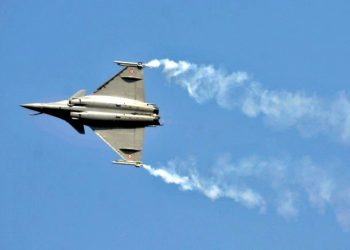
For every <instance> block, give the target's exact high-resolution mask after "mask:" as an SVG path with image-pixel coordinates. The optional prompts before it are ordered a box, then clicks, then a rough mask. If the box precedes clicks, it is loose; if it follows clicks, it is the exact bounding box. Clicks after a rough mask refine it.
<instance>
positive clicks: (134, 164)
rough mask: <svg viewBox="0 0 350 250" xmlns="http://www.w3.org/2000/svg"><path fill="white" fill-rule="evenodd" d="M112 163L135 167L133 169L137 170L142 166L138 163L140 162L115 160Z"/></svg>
mask: <svg viewBox="0 0 350 250" xmlns="http://www.w3.org/2000/svg"><path fill="white" fill-rule="evenodd" d="M112 163H114V164H120V165H132V166H135V167H137V168H139V167H142V166H143V163H142V162H140V161H124V160H116V161H112Z"/></svg>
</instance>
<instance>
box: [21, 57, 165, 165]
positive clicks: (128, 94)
mask: <svg viewBox="0 0 350 250" xmlns="http://www.w3.org/2000/svg"><path fill="white" fill-rule="evenodd" d="M115 63H117V64H118V65H120V66H123V67H124V68H123V70H121V71H120V72H119V73H117V74H116V75H115V76H113V77H112V78H111V79H110V80H108V81H107V82H105V83H104V84H102V85H101V86H100V87H99V88H98V89H97V90H96V91H95V92H93V94H91V95H86V91H85V90H83V89H82V90H79V91H78V92H76V93H75V94H74V95H73V96H71V97H70V98H69V99H68V100H63V101H58V102H50V103H29V104H23V105H21V106H22V107H24V108H27V109H31V110H34V111H37V112H38V113H37V114H48V115H52V116H55V117H58V118H61V119H63V120H65V121H66V122H68V123H69V124H70V125H71V126H72V127H73V128H74V129H75V130H76V131H77V132H79V133H81V134H84V133H85V129H84V126H89V127H90V128H91V129H92V130H93V131H94V132H95V133H96V134H97V135H98V136H99V137H100V138H101V139H102V140H103V141H104V142H105V143H107V145H108V146H110V147H111V148H112V149H113V150H114V151H116V152H117V153H118V154H119V155H120V157H121V158H122V160H116V161H113V163H117V164H126V165H134V166H136V167H140V166H142V162H141V158H142V148H143V138H144V129H145V127H148V126H158V125H160V122H159V119H160V116H159V109H158V107H157V106H156V105H155V104H151V103H147V102H145V100H144V99H145V97H144V80H143V68H144V67H146V66H147V65H146V64H144V63H141V62H139V63H134V62H123V61H115Z"/></svg>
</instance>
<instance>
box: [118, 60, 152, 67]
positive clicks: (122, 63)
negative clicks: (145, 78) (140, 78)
mask: <svg viewBox="0 0 350 250" xmlns="http://www.w3.org/2000/svg"><path fill="white" fill-rule="evenodd" d="M114 63H116V64H118V65H119V66H124V67H130V66H131V67H139V68H144V67H147V65H146V64H144V63H143V62H125V61H114Z"/></svg>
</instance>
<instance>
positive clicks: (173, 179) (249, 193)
mask: <svg viewBox="0 0 350 250" xmlns="http://www.w3.org/2000/svg"><path fill="white" fill-rule="evenodd" d="M143 168H144V169H146V170H147V171H148V172H149V173H150V174H151V175H153V176H156V177H160V178H161V179H162V180H163V181H165V182H166V183H171V184H176V185H179V186H180V188H181V190H184V191H194V190H195V191H198V192H200V193H202V194H204V195H205V196H206V197H208V198H209V199H211V200H216V199H219V198H228V199H232V200H234V201H236V202H238V203H241V204H243V205H245V206H246V207H249V208H253V207H258V208H259V209H260V211H261V212H263V211H264V210H265V201H264V199H263V198H262V197H261V196H260V195H259V194H258V193H257V192H255V191H253V190H252V189H249V188H237V187H233V186H226V187H224V186H223V185H221V184H220V183H217V182H211V181H208V180H203V179H201V178H199V176H198V175H196V174H191V175H188V176H181V175H179V174H177V173H176V172H175V171H174V170H171V169H166V168H159V169H155V168H152V167H151V166H149V165H143Z"/></svg>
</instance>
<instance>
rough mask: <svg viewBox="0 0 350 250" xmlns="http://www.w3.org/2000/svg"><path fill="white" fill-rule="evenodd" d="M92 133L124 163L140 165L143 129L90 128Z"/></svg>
mask: <svg viewBox="0 0 350 250" xmlns="http://www.w3.org/2000/svg"><path fill="white" fill-rule="evenodd" d="M92 129H93V130H94V132H95V133H96V134H97V135H98V136H99V137H100V138H101V139H102V140H103V141H104V142H105V143H107V144H108V146H110V147H111V148H112V149H113V150H114V151H116V152H117V153H118V154H119V155H120V156H121V158H123V162H124V163H130V164H134V163H140V162H141V158H142V148H143V138H144V128H143V127H141V128H92Z"/></svg>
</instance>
